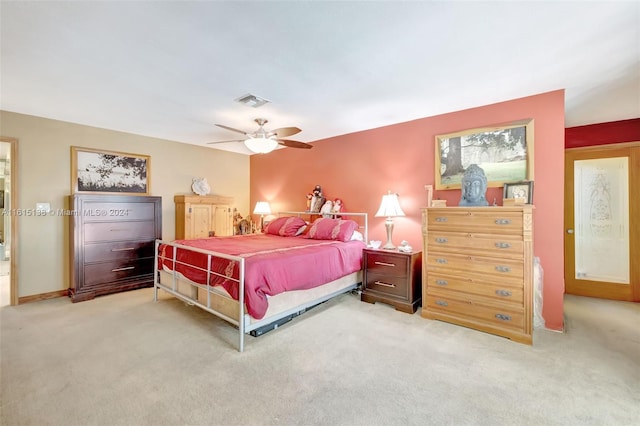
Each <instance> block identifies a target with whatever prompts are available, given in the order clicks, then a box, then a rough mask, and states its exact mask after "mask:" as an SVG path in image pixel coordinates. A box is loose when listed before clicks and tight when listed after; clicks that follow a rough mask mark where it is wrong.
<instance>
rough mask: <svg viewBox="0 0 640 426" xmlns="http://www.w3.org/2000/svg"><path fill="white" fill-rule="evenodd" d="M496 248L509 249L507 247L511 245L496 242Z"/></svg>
mask: <svg viewBox="0 0 640 426" xmlns="http://www.w3.org/2000/svg"><path fill="white" fill-rule="evenodd" d="M496 247H498V248H509V247H511V243H502V242H497V243H496Z"/></svg>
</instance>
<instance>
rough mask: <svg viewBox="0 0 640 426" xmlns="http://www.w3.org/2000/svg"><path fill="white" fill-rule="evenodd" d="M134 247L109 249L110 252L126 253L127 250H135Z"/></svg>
mask: <svg viewBox="0 0 640 426" xmlns="http://www.w3.org/2000/svg"><path fill="white" fill-rule="evenodd" d="M135 249H136V248H135V247H127V248H119V249H111V251H127V250H135Z"/></svg>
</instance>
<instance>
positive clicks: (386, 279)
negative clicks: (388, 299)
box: [365, 272, 409, 301]
mask: <svg viewBox="0 0 640 426" xmlns="http://www.w3.org/2000/svg"><path fill="white" fill-rule="evenodd" d="M365 286H366V288H367V290H371V291H376V292H379V293H384V294H388V295H391V296H396V297H400V298H402V299H404V300H405V301H408V298H409V289H408V287H409V281H408V280H407V278H406V277H397V276H392V275H387V274H378V273H375V272H369V273H367V282H366V284H365Z"/></svg>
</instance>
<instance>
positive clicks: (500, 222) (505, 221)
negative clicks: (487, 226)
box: [496, 219, 511, 225]
mask: <svg viewBox="0 0 640 426" xmlns="http://www.w3.org/2000/svg"><path fill="white" fill-rule="evenodd" d="M509 224H511V219H496V225H509Z"/></svg>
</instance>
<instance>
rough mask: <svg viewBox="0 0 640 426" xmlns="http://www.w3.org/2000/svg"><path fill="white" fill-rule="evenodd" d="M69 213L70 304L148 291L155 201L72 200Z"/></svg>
mask: <svg viewBox="0 0 640 426" xmlns="http://www.w3.org/2000/svg"><path fill="white" fill-rule="evenodd" d="M70 207H71V209H72V212H73V214H72V215H71V216H70V226H69V228H70V231H71V238H70V248H71V254H70V260H71V282H70V285H69V296H70V297H71V300H72V301H73V302H80V301H83V300H88V299H93V298H94V297H95V296H100V295H103V294H109V293H115V292H119V291H124V290H132V289H135V288H141V287H149V286H151V285H153V258H154V253H153V252H154V249H155V240H156V238H158V239H159V238H162V198H161V197H148V196H137V195H89V194H75V195H72V196H71V197H70Z"/></svg>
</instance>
